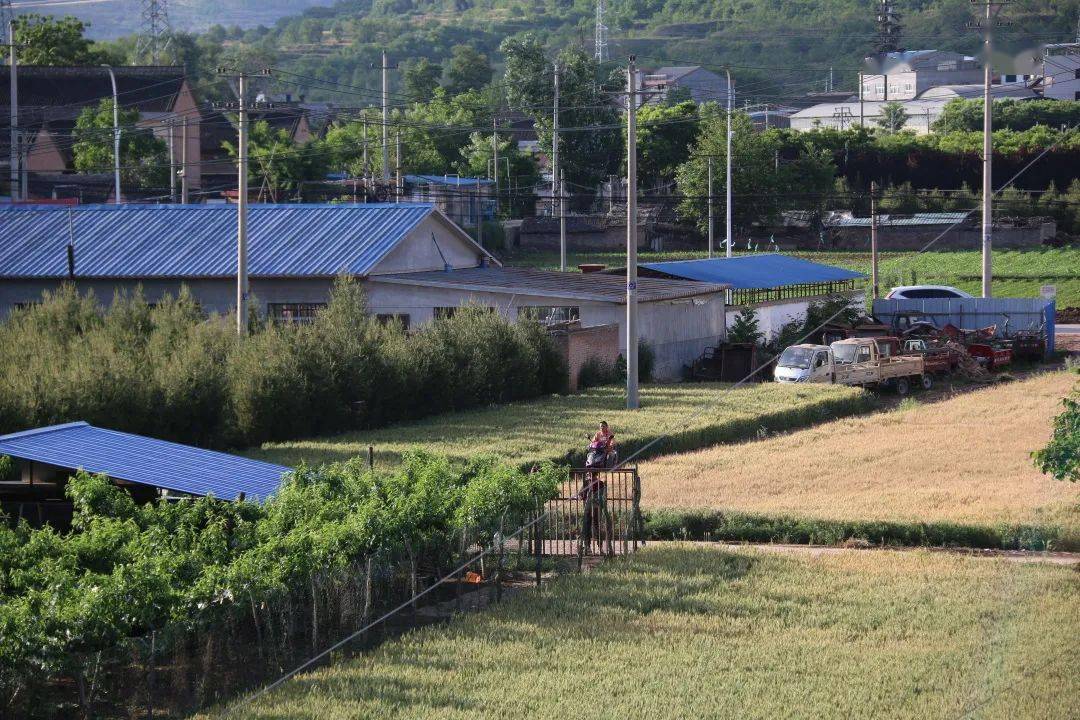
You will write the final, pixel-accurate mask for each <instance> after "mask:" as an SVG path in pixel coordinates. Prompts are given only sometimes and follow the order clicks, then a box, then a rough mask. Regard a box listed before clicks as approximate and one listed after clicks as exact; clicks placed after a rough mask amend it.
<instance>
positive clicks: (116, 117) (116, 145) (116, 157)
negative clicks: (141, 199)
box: [102, 65, 120, 205]
mask: <svg viewBox="0 0 1080 720" xmlns="http://www.w3.org/2000/svg"><path fill="white" fill-rule="evenodd" d="M102 67H104V68H105V69H106V70H108V71H109V80H110V81H111V82H112V124H113V184H114V186H115V187H114V188H113V193H114V194H115V197H114V198H113V201H114V203H115V204H116V205H119V204H120V94H119V93H117V92H116V73H115V72H113V69H112V67H110V66H109V65H103V66H102Z"/></svg>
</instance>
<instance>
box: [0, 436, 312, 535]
mask: <svg viewBox="0 0 1080 720" xmlns="http://www.w3.org/2000/svg"><path fill="white" fill-rule="evenodd" d="M0 455H7V456H9V457H11V458H12V459H14V460H15V461H17V463H18V465H19V471H18V474H17V477H15V478H10V479H8V480H6V481H4V482H0V501H2V505H3V509H4V512H6V513H7V514H8V516H9V517H11V518H13V519H18V518H26V519H27V520H28V521H30V522H31V523H38V524H41V523H45V522H48V523H53V524H59V525H64V524H65V518H66V519H70V515H71V503H70V501H68V500H67V498H66V496H65V492H64V489H65V485H66V484H67V479H68V478H69V477H71V476H72V475H74V474H75V473H76V472H77V471H79V470H85V471H86V472H90V473H94V474H103V475H107V476H108V477H109V478H110V479H111V480H112V481H113V482H114V483H116V484H117V485H119V486H121V487H123V488H125V489H126V490H128V492H130V493H131V495H132V497H134V498H135V500H136V501H140V502H149V501H152V500H155V499H159V498H176V497H202V496H207V495H212V496H214V497H216V498H220V499H222V500H242V499H248V500H254V501H262V500H265V499H267V498H268V497H270V496H271V495H273V494H274V493H275V492H276V491H277V489H278V486H279V485H280V484H281V479H282V476H283V475H284V474H285V473H287V472H289V471H291V468H289V467H286V466H284V465H275V464H273V463H268V462H262V461H259V460H251V459H249V458H244V457H239V456H237V455H230V454H228V453H223V452H216V451H213V450H204V449H202V448H197V447H193V446H191V445H182V444H180V443H174V442H168V441H166V440H158V439H155V438H150V437H145V436H143V435H134V434H131V433H125V432H119V431H117V430H108V429H106V428H99V427H95V426H93V425H90V424H89V423H86V422H72V423H65V424H62V425H52V426H49V427H43V428H36V429H33V430H24V431H22V432H16V433H11V434H10V435H2V436H0Z"/></svg>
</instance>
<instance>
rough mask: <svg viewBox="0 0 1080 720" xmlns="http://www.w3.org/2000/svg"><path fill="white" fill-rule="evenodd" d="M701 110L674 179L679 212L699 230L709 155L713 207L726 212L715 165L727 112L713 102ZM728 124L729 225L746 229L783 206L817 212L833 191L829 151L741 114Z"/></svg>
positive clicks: (721, 162)
mask: <svg viewBox="0 0 1080 720" xmlns="http://www.w3.org/2000/svg"><path fill="white" fill-rule="evenodd" d="M700 112H701V127H700V130H699V132H698V137H697V140H696V142H695V143H694V146H693V149H692V150H691V153H690V158H689V159H688V160H687V161H686V162H684V163H683V164H682V165H680V166H679V167H678V170H677V171H676V173H675V177H676V182H677V185H678V188H679V191H680V193H682V195H683V196H684V200H683V201H682V202H681V203H680V204H679V212H680V214H681V215H682V216H683V217H685V218H688V219H690V220H693V221H696V222H697V223H698V226H699V227H701V228H703V229H704V227H705V221H706V218H707V217H708V203H707V197H708V165H707V163H708V160H707V158H708V157H709V156H712V157H713V163H714V165H713V167H714V175H713V182H714V185H713V205H714V207H715V209H716V214H717V216H718V217H723V216H724V213H725V212H726V206H725V194H724V192H723V188H724V184H723V179H722V178H723V175H722V174H716V171H715V169H716V168H723V167H724V166H725V153H726V146H725V132H726V126H727V117H726V115H727V113H726V110H724V109H723V108H721V107H720V106H719V105H717V104H715V103H707V104H706V105H703V106H702V107H701V111H700ZM731 127H732V131H733V133H734V134H733V136H732V142H731V148H732V182H733V184H732V194H733V200H734V207H733V208H732V209H733V214H732V218H733V223H734V225H736V226H737V227H739V228H743V229H747V228H749V227H750V226H751V225H752V224H753V223H757V222H766V221H770V220H773V219H775V218H776V217H777V216H778V215H779V213H780V212H781V211H782V210H792V209H807V210H813V211H820V209H821V208H822V206H823V203H824V200H825V198H826V196H827V195H828V194H829V193H831V192H832V190H833V187H834V179H835V173H836V168H835V166H834V165H833V161H832V155H831V154H830V153H829V152H828V151H826V150H824V149H822V148H820V147H815V146H814V145H812V141H811V140H809V139H806V138H802V137H798V135H800V134H796V133H785V132H783V131H780V130H767V131H765V132H756V131H755V130H754V127H753V124H752V123H751V121H750V118H749V117H748V116H747V115H746V114H744V113H735V114H734V115H733V116H732V123H731ZM802 135H813V133H802ZM781 154H782V155H783V156H784V157H783V158H781ZM781 160H782V161H781Z"/></svg>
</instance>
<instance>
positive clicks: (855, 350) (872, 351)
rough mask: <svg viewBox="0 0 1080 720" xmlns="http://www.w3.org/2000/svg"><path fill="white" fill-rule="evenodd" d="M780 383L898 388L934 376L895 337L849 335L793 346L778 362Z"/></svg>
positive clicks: (923, 383) (907, 388) (917, 384)
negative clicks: (815, 343) (835, 339)
mask: <svg viewBox="0 0 1080 720" xmlns="http://www.w3.org/2000/svg"><path fill="white" fill-rule="evenodd" d="M773 379H774V380H776V382H779V383H835V384H837V385H857V386H860V387H867V388H882V389H893V390H896V392H897V394H899V395H907V394H908V393H909V392H911V390H912V388H914V387H922V388H929V387H930V386H931V385H932V384H933V379H932V377H931V375H930V374H929V373H927V372H926V364H925V362H924V360H923V358H922V357H921V356H918V355H904V354H903V353H902V352H901V347H900V341H899V340H898V339H897V338H894V337H878V338H847V339H844V340H837V341H836V342H834V343H832V344H831V345H792V346H791V347H789V348H787V349H786V350H784V352H783V353H782V354H781V355H780V359H779V360H778V361H777V363H776V368H775V370H774V371H773Z"/></svg>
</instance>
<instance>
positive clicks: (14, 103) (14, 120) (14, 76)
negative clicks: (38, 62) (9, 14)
mask: <svg viewBox="0 0 1080 720" xmlns="http://www.w3.org/2000/svg"><path fill="white" fill-rule="evenodd" d="M8 50H9V51H10V59H11V73H10V75H9V77H10V79H11V201H12V202H15V200H17V199H18V198H19V197H20V196H21V194H22V193H21V192H20V188H19V80H18V71H19V59H18V56H17V54H16V52H15V21H14V20H12V21H11V22H9V23H8Z"/></svg>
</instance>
